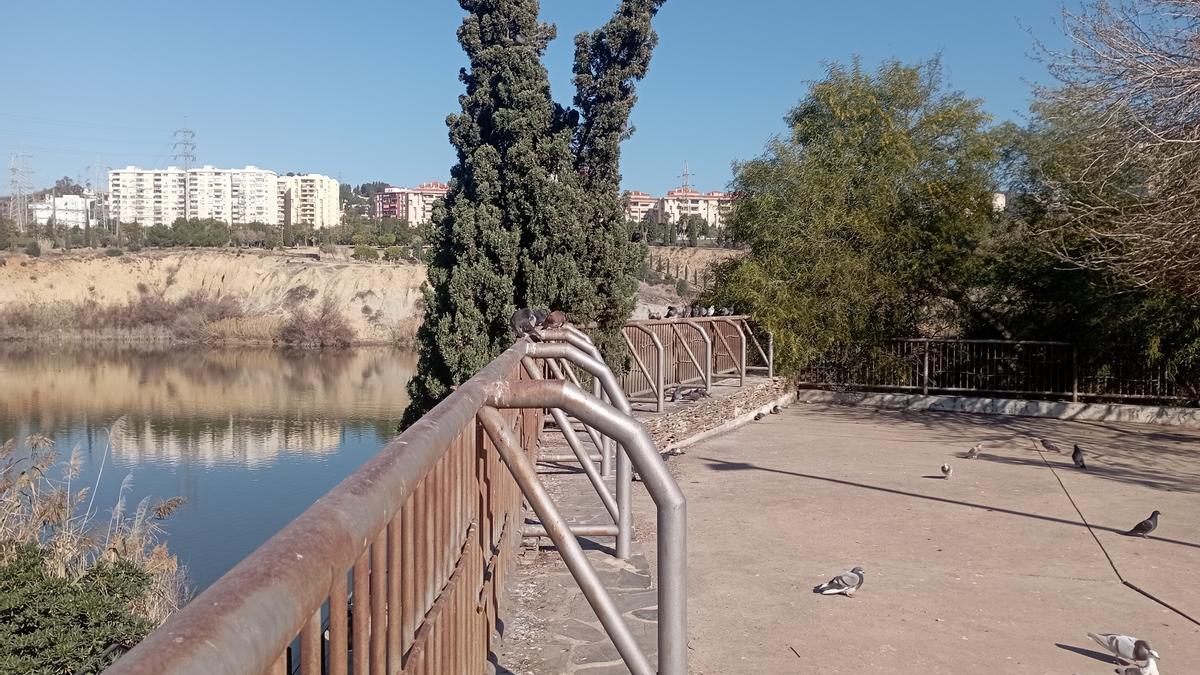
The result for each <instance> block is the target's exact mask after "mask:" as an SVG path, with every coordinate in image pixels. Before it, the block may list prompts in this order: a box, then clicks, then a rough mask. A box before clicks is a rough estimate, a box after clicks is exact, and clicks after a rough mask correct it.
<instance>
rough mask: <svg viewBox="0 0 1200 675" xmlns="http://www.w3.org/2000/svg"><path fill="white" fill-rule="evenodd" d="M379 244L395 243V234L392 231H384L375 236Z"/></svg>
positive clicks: (390, 244)
mask: <svg viewBox="0 0 1200 675" xmlns="http://www.w3.org/2000/svg"><path fill="white" fill-rule="evenodd" d="M377 241H378V242H379V245H380V246H393V245H395V243H396V235H395V234H394V233H392V232H385V233H383V234H381V235H379V237H378V238H377Z"/></svg>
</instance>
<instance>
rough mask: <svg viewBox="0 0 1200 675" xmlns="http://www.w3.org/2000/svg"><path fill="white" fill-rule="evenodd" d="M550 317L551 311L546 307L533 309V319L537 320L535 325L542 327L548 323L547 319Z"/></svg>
mask: <svg viewBox="0 0 1200 675" xmlns="http://www.w3.org/2000/svg"><path fill="white" fill-rule="evenodd" d="M548 316H550V310H548V309H546V308H545V307H534V308H533V318H534V319H535V321H534V325H537V326H540V325H542V324H544V323H546V317H548Z"/></svg>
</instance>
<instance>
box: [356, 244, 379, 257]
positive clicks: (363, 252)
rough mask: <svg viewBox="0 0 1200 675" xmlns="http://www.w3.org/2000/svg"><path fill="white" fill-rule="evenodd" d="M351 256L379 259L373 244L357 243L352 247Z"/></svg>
mask: <svg viewBox="0 0 1200 675" xmlns="http://www.w3.org/2000/svg"><path fill="white" fill-rule="evenodd" d="M353 257H354V259H355V260H379V251H376V250H375V247H374V246H367V245H365V244H359V245H358V246H355V247H354V256H353Z"/></svg>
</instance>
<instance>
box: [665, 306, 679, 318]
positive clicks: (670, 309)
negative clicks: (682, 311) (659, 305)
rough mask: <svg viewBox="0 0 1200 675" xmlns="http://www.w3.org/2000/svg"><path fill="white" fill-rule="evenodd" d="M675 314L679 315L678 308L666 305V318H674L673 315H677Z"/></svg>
mask: <svg viewBox="0 0 1200 675" xmlns="http://www.w3.org/2000/svg"><path fill="white" fill-rule="evenodd" d="M677 316H679V310H678V309H676V308H675V307H668V308H667V318H668V319H673V318H675V317H677Z"/></svg>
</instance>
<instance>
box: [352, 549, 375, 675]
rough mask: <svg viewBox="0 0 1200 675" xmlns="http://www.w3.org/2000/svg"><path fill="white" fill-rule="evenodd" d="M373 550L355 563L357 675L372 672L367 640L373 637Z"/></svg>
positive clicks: (364, 552) (366, 551)
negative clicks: (371, 581) (371, 583)
mask: <svg viewBox="0 0 1200 675" xmlns="http://www.w3.org/2000/svg"><path fill="white" fill-rule="evenodd" d="M370 568H371V549H370V548H368V549H367V550H365V551H363V552H362V555H361V556H359V557H358V562H356V563H354V595H353V597H354V601H353V604H352V605H351V606H350V643H351V647H350V649H351V650H352V651H353V654H352V656H353V658H352V659H351V661H350V662H351V663H352V664H354V665H353V670H354V673H355V675H358V674H359V673H367V672H370V664H371V662H370V653H369V650H368V649H367V638H368V637H370V635H371V597H370V595H371V591H370V587H369V583H370V579H371V569H370Z"/></svg>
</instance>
